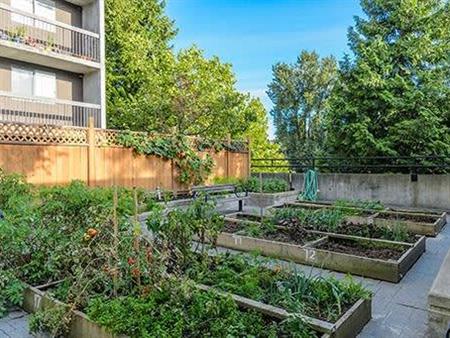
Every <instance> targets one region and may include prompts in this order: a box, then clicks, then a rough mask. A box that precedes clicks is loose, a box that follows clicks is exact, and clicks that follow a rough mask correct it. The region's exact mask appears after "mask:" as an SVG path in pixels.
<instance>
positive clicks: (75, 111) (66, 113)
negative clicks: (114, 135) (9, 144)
mask: <svg viewBox="0 0 450 338" xmlns="http://www.w3.org/2000/svg"><path fill="white" fill-rule="evenodd" d="M91 116H92V117H94V125H95V127H97V128H100V126H101V107H100V106H99V105H96V104H89V103H84V102H75V101H65V100H53V99H45V98H35V97H21V96H14V95H10V94H6V93H1V92H0V121H1V122H18V123H26V124H50V125H60V126H76V127H87V126H88V122H89V117H91Z"/></svg>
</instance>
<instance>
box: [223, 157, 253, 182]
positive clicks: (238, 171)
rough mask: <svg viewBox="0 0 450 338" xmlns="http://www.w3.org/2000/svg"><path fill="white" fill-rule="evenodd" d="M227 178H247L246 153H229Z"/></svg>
mask: <svg viewBox="0 0 450 338" xmlns="http://www.w3.org/2000/svg"><path fill="white" fill-rule="evenodd" d="M228 158H229V163H228V176H229V177H238V178H242V177H248V175H249V173H248V154H247V153H229V157H228Z"/></svg>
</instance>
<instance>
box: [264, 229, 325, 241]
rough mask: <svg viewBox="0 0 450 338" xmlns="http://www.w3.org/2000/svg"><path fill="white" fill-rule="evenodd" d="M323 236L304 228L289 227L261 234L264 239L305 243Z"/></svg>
mask: <svg viewBox="0 0 450 338" xmlns="http://www.w3.org/2000/svg"><path fill="white" fill-rule="evenodd" d="M320 237H322V236H320V235H315V234H310V233H308V232H307V231H306V230H305V229H303V228H296V229H289V230H277V231H274V232H269V233H266V234H264V235H263V236H261V238H262V239H267V240H269V241H275V242H282V243H289V244H297V245H303V244H305V243H307V242H310V241H313V240H315V239H318V238H320Z"/></svg>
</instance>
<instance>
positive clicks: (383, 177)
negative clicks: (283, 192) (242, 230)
mask: <svg viewBox="0 0 450 338" xmlns="http://www.w3.org/2000/svg"><path fill="white" fill-rule="evenodd" d="M254 175H255V176H257V175H259V174H254ZM263 178H284V179H286V180H288V181H289V180H291V182H292V187H293V188H294V189H299V190H302V189H303V174H285V173H275V174H274V173H265V174H263ZM319 199H321V200H329V201H333V200H336V199H355V200H356V199H361V200H379V201H381V202H383V203H384V204H387V205H396V206H401V207H412V208H436V209H442V210H450V174H445V175H419V176H418V180H417V182H412V181H411V176H410V175H407V174H321V173H319Z"/></svg>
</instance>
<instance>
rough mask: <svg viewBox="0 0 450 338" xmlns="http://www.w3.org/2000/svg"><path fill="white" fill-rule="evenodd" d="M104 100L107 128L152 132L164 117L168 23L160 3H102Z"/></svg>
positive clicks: (171, 31) (141, 0) (130, 0)
mask: <svg viewBox="0 0 450 338" xmlns="http://www.w3.org/2000/svg"><path fill="white" fill-rule="evenodd" d="M105 16H106V20H105V24H106V28H105V29H106V94H107V95H106V96H107V123H108V127H110V128H118V129H133V130H137V129H142V130H149V129H150V130H151V129H154V122H153V121H154V118H155V117H156V116H159V114H163V115H164V114H166V113H167V111H168V105H169V103H168V102H167V95H166V93H167V90H168V85H169V80H168V78H167V77H168V74H169V73H168V71H169V70H170V69H171V67H172V63H173V53H172V50H171V46H170V41H171V39H172V38H173V37H174V36H175V35H176V32H177V31H176V29H175V28H174V25H173V22H172V21H171V20H170V19H169V18H168V17H167V16H166V14H165V13H164V2H163V1H160V0H107V1H106V5H105Z"/></svg>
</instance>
